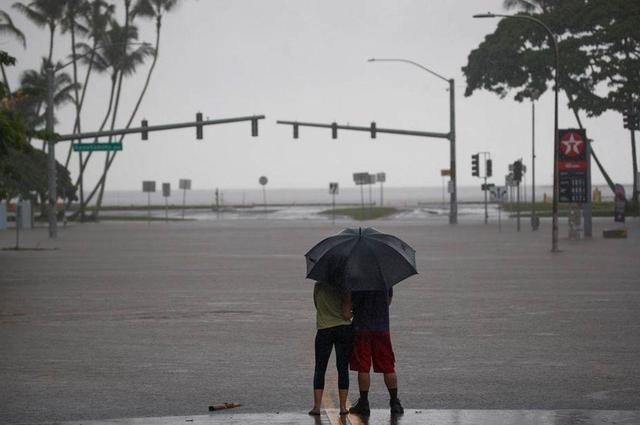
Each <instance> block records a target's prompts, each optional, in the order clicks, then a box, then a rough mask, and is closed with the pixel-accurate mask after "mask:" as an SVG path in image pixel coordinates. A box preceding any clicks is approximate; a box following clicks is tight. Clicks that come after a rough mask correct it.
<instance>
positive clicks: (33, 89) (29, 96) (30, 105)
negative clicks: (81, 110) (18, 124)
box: [20, 58, 76, 130]
mask: <svg viewBox="0 0 640 425" xmlns="http://www.w3.org/2000/svg"><path fill="white" fill-rule="evenodd" d="M47 64H48V59H47V58H42V66H41V67H40V70H39V71H36V70H33V69H32V70H28V71H25V72H23V73H22V76H21V77H20V86H21V87H20V89H21V90H22V91H23V92H24V94H25V95H26V99H25V100H24V101H22V102H20V105H21V106H20V108H21V111H22V112H23V114H24V116H25V118H26V121H27V126H28V128H29V129H30V130H35V129H36V128H37V127H39V126H42V125H44V122H45V120H46V114H45V113H42V114H41V113H40V109H41V108H40V106H41V105H42V104H43V103H45V102H46V98H47V71H46V66H47ZM75 90H76V85H75V84H74V82H73V80H72V78H71V77H70V76H69V74H66V73H64V72H57V73H56V74H55V77H54V79H53V93H54V95H53V106H54V108H56V107H59V106H63V105H65V104H67V103H71V102H73V96H72V93H73V91H75ZM54 120H55V117H54Z"/></svg>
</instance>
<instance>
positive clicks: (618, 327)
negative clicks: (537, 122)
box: [0, 219, 640, 425]
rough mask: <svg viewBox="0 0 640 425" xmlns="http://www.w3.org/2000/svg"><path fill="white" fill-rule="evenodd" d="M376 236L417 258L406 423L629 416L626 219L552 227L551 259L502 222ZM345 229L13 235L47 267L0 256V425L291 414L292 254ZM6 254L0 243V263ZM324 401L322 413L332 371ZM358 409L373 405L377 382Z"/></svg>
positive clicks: (298, 374)
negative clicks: (555, 234)
mask: <svg viewBox="0 0 640 425" xmlns="http://www.w3.org/2000/svg"><path fill="white" fill-rule="evenodd" d="M363 224H364V225H366V224H367V223H363ZM371 224H372V225H374V226H375V227H377V228H379V229H380V230H383V231H388V232H389V233H394V234H396V235H398V236H399V237H401V238H402V239H403V240H405V241H407V242H408V243H409V244H411V245H412V246H413V247H414V248H415V249H416V250H417V259H418V268H419V271H420V274H419V275H417V276H413V277H411V278H410V279H408V280H407V281H406V282H403V283H401V284H400V285H398V286H397V291H396V293H395V297H394V301H393V304H392V306H391V322H392V323H391V326H392V338H393V343H394V349H395V353H396V359H397V370H398V377H399V380H400V389H399V397H400V398H401V399H402V402H403V403H404V405H405V406H412V407H422V408H424V409H430V410H423V412H422V413H421V414H415V413H410V412H411V411H410V410H409V409H408V410H407V415H405V417H404V418H403V422H402V423H403V424H405V425H411V424H412V423H425V424H429V423H430V422H429V421H428V420H427V419H429V418H432V417H433V418H442V421H443V423H456V422H455V420H456V419H455V417H454V414H453V412H460V413H456V415H458V417H461V418H466V417H469V416H468V415H471V412H478V413H473V414H474V415H476V416H474V417H473V418H474V421H475V420H480V419H478V418H482V417H481V416H479V415H483V414H491V413H492V412H495V414H498V413H497V412H498V411H497V410H468V409H502V410H500V412H503V413H500V414H499V415H498V416H495V417H493V418H491V419H488V420H491V421H495V420H497V419H495V418H496V417H503V418H504V417H506V418H507V419H505V421H506V420H510V419H509V418H510V417H513V418H516V419H518V418H520V416H522V415H524V412H529V411H531V410H532V409H541V410H533V413H531V415H534V414H535V415H538V416H537V418H536V420H537V421H540V420H542V419H540V418H551V419H548V420H547V419H545V420H547V423H554V421H555V423H557V424H561V425H566V424H580V423H587V424H588V423H599V422H597V421H598V420H602V421H604V420H605V419H606V420H607V421H608V423H615V420H617V419H616V415H618V414H617V413H615V411H637V410H640V391H638V388H640V373H639V371H640V357H639V356H638V353H640V332H639V331H640V314H639V310H638V306H639V305H640V283H639V282H640V279H639V278H638V276H640V262H638V252H640V220H637V219H629V220H628V223H627V226H628V229H629V237H628V238H627V239H621V240H612V239H602V236H601V235H602V229H603V228H606V227H610V226H612V223H611V220H606V221H604V220H596V221H595V229H594V238H593V239H591V240H580V241H570V240H568V239H567V234H568V231H567V227H566V221H564V220H563V221H562V222H561V228H560V236H561V238H560V248H561V249H562V252H561V253H559V254H551V253H550V252H549V249H550V242H551V240H550V236H551V229H550V221H548V220H543V221H542V227H541V229H540V230H539V231H538V232H532V231H531V230H530V229H529V228H528V227H527V226H526V222H523V229H522V232H520V233H517V232H516V230H515V221H514V220H505V221H504V222H503V225H502V232H499V231H498V228H497V225H496V223H495V222H492V223H491V224H490V225H488V226H484V225H481V224H469V223H467V222H465V221H463V220H461V224H459V225H458V226H454V227H450V226H448V225H446V224H444V225H435V224H434V225H431V224H427V222H425V223H422V222H419V221H417V220H412V221H407V222H402V221H397V220H390V221H377V222H374V223H371ZM342 225H343V224H342V223H341V224H337V225H336V226H332V225H331V224H330V222H329V223H326V222H318V221H314V220H256V221H252V220H245V221H242V222H240V221H239V220H238V221H232V220H229V221H227V222H224V221H220V222H216V221H194V222H188V223H152V224H150V225H149V224H147V223H99V224H86V225H75V224H70V225H69V226H67V228H66V229H65V228H61V229H60V236H59V238H58V239H57V240H56V241H50V240H48V237H47V232H46V229H42V228H39V229H35V230H33V231H28V232H24V235H23V239H22V240H23V243H24V246H27V247H31V248H40V249H44V250H40V251H20V252H15V251H0V424H12V423H52V422H61V421H70V420H74V421H79V420H82V421H91V420H100V419H109V418H136V417H168V416H176V415H191V414H197V415H200V414H206V413H207V411H206V407H207V406H208V405H209V404H213V403H220V402H225V401H228V402H236V403H241V404H243V407H242V408H241V409H237V411H235V410H234V411H230V412H229V414H230V415H232V416H226V415H227V412H226V411H223V412H220V413H222V414H224V416H221V415H219V414H217V413H216V414H215V415H212V416H211V418H212V420H213V419H214V418H216V420H218V419H217V418H222V419H220V420H227V421H231V420H235V419H232V418H233V417H237V415H240V414H245V413H246V414H256V415H257V416H241V418H245V419H243V420H249V419H250V418H251V417H254V418H260V419H258V421H259V422H264V423H269V422H268V421H266V420H265V419H264V418H271V416H268V415H267V416H265V415H264V414H262V413H261V412H275V411H280V412H296V411H297V412H301V413H305V412H306V410H307V409H309V408H310V407H311V406H310V403H311V386H312V376H313V358H314V355H313V338H314V334H315V314H314V306H313V301H312V297H311V295H312V288H313V285H312V283H311V282H310V281H307V280H305V279H304V272H305V263H304V257H303V254H304V252H306V250H307V249H309V248H310V247H311V246H313V245H314V244H315V243H316V242H317V241H318V240H320V239H321V238H323V237H326V236H328V235H331V234H333V233H336V232H337V231H338V230H340V227H341V226H342ZM14 242H15V236H14V234H13V232H4V231H3V232H0V246H2V247H6V246H10V245H11V244H12V243H14ZM330 364H331V365H333V360H332V361H331V363H330ZM351 379H352V387H351V388H352V392H351V394H350V400H351V401H352V402H354V401H355V399H356V398H357V384H356V377H355V374H352V375H351ZM326 393H328V395H330V396H331V397H332V399H333V400H336V397H337V394H336V393H337V376H336V373H335V367H330V368H329V370H328V371H327V388H326ZM369 398H370V400H371V403H372V407H375V408H382V407H385V406H387V403H388V394H387V391H386V389H385V388H384V383H383V382H382V379H381V377H380V376H377V375H376V376H374V377H373V378H372V387H371V392H370V394H369ZM325 406H327V407H330V408H332V407H334V406H335V402H334V404H325ZM434 409H446V410H434ZM459 409H462V410H459ZM564 409H576V410H571V411H567V410H564ZM516 410H518V413H515V412H514V411H516ZM595 410H597V411H606V412H605V414H606V415H607V416H604V417H602V416H594V413H589V412H593V411H595ZM549 411H554V412H558V413H548V412H549ZM414 412H415V411H414ZM462 412H468V413H464V414H463V413H462ZM508 412H511V413H508ZM543 412H547V413H543ZM569 412H572V413H569ZM576 412H578V413H576ZM581 412H586V413H581ZM380 414H381V415H382V416H381V418H382V419H380V420H381V421H382V423H385V420H388V417H387V416H384V415H385V414H386V412H380ZM412 415H415V416H412ZM439 415H440V416H439ZM509 415H512V416H509ZM544 415H546V416H544ZM583 416H584V417H585V418H586V419H584V420H583V419H580V418H582V417H583ZM205 417H208V416H205ZM294 417H297V418H298V419H294V420H299V421H305V422H300V423H309V422H308V421H309V418H308V417H307V416H305V415H301V416H294ZM524 417H526V415H525V416H524ZM225 418H226V419H225ZM376 418H378V416H377V414H376V416H374V417H373V419H372V421H373V420H378V419H376ZM384 418H387V419H384ZM412 418H413V419H412ZM423 418H427V419H423ZM329 419H330V418H329ZM329 419H328V420H329ZM516 419H514V420H516ZM636 419H637V418H636ZM162 420H164V419H162ZM195 420H196V419H194V421H195ZM285 420H286V417H285ZM412 420H414V422H411V421H412ZM429 420H430V419H429ZM447 420H448V421H449V422H446V421H447ZM457 420H458V421H459V423H470V422H469V421H467V422H460V419H457ZM465 420H466V419H465ZM522 420H525V419H522ZM586 420H590V421H591V422H584V421H586ZM625 420H626V419H625ZM158 421H160V419H159V420H158ZM184 421H185V422H186V419H184ZM416 421H418V422H416ZM580 421H583V422H580ZM593 421H596V422H593ZM82 423H85V422H82ZM176 423H177V422H176ZM181 423H182V422H181ZM213 423H214V424H215V423H216V422H213ZM217 423H220V422H217ZM222 423H225V422H222ZM276 423H277V422H276ZM433 423H434V424H437V422H435V420H434V422H433ZM498 423H499V422H498ZM506 423H508V422H506ZM513 423H518V422H513ZM524 423H525V424H526V423H527V422H524ZM536 423H539V422H536ZM542 423H544V422H542ZM621 423H625V422H621ZM627 423H629V422H627ZM631 423H634V424H635V425H638V424H640V420H635V422H633V420H632V421H631ZM187 425H188V423H187Z"/></svg>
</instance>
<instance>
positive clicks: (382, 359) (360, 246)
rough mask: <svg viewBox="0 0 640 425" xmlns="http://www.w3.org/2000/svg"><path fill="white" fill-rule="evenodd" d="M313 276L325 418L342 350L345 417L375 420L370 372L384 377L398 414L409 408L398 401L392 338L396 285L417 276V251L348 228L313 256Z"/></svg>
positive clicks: (317, 395)
mask: <svg viewBox="0 0 640 425" xmlns="http://www.w3.org/2000/svg"><path fill="white" fill-rule="evenodd" d="M306 258H307V277H308V278H311V279H314V280H316V281H317V282H316V285H315V287H314V294H313V298H314V304H315V306H316V322H317V323H316V324H317V333H316V338H315V372H314V380H313V383H314V405H313V408H312V409H311V411H309V414H310V415H319V414H320V405H321V401H322V394H323V390H324V376H325V372H326V368H327V364H328V361H329V356H330V355H331V351H332V348H333V347H335V351H336V367H337V369H338V392H339V401H340V414H341V415H343V414H347V413H355V414H360V415H365V416H367V415H369V413H370V408H369V401H368V394H369V387H370V382H371V379H370V370H371V366H372V365H373V370H374V372H376V373H382V374H383V375H384V382H385V384H386V386H387V389H388V390H389V395H390V402H389V404H390V410H391V413H392V414H402V413H403V412H404V409H403V408H402V404H401V403H400V400H399V399H398V379H397V376H396V373H395V356H394V353H393V347H392V344H391V336H390V333H389V305H390V304H391V300H392V297H393V288H392V287H393V285H394V284H396V283H398V282H400V281H402V280H404V279H405V278H407V277H409V276H411V275H413V274H416V273H417V270H416V266H415V251H414V250H413V248H411V247H410V246H409V245H407V244H406V243H404V242H402V241H401V240H400V239H398V238H396V237H395V236H391V235H387V234H383V233H380V232H378V231H377V230H375V229H371V228H367V229H364V230H362V229H346V230H344V231H343V232H341V233H339V234H338V235H335V236H333V237H330V238H327V239H325V240H323V241H321V242H320V243H318V244H317V245H316V246H314V247H313V248H312V249H311V250H310V251H309V252H308V253H307V254H306ZM351 318H353V323H351V321H350V319H351ZM349 363H350V364H351V370H354V371H357V372H358V386H359V389H360V398H359V399H358V401H357V403H356V404H355V405H353V406H352V407H351V408H350V409H349V410H347V396H348V389H349V371H348V369H349Z"/></svg>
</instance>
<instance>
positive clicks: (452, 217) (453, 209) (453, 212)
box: [449, 78, 458, 224]
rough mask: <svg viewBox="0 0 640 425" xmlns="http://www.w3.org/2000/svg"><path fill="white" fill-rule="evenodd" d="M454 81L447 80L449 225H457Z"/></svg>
mask: <svg viewBox="0 0 640 425" xmlns="http://www.w3.org/2000/svg"><path fill="white" fill-rule="evenodd" d="M455 87H456V85H455V80H454V79H453V78H451V79H449V158H450V165H449V169H450V170H451V185H452V189H451V194H450V198H449V199H450V202H451V206H450V207H449V224H457V223H458V193H457V192H458V185H457V175H458V172H457V171H456V94H455Z"/></svg>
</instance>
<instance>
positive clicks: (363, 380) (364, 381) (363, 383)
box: [358, 372, 397, 391]
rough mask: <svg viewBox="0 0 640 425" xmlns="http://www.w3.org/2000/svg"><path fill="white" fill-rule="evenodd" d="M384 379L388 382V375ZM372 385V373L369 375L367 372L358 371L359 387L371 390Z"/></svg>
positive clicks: (363, 389) (361, 389)
mask: <svg viewBox="0 0 640 425" xmlns="http://www.w3.org/2000/svg"><path fill="white" fill-rule="evenodd" d="M394 375H395V373H394ZM384 379H385V383H386V382H387V376H386V375H385V378H384ZM396 384H397V383H396ZM370 386H371V375H369V374H368V373H366V372H358V388H359V389H360V391H369V387H370Z"/></svg>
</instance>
